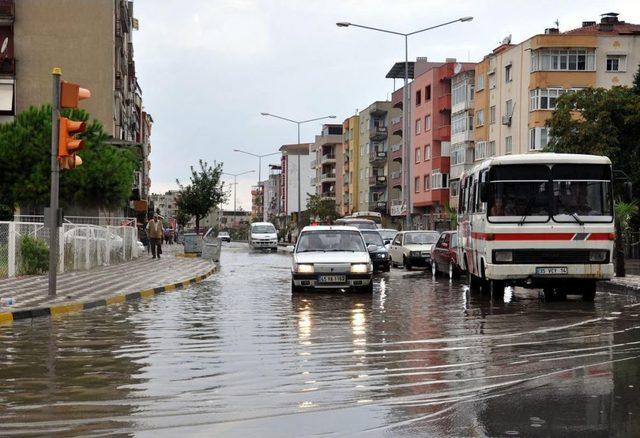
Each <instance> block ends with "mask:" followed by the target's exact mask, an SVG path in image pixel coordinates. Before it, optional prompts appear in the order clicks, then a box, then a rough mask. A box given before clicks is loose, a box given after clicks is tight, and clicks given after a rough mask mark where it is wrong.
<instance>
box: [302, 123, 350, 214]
mask: <svg viewBox="0 0 640 438" xmlns="http://www.w3.org/2000/svg"><path fill="white" fill-rule="evenodd" d="M309 154H310V156H312V157H314V158H312V161H311V163H310V166H311V175H312V177H311V186H315V191H314V192H313V193H315V194H316V195H320V196H321V197H323V198H327V199H333V200H334V201H335V202H336V206H338V205H339V204H340V200H341V199H342V190H343V185H344V182H343V172H344V170H343V169H344V151H343V148H342V124H325V125H322V131H321V132H320V135H316V138H315V141H314V142H313V143H311V144H310V146H309Z"/></svg>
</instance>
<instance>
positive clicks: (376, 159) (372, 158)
mask: <svg viewBox="0 0 640 438" xmlns="http://www.w3.org/2000/svg"><path fill="white" fill-rule="evenodd" d="M385 161H387V151H379V150H375V149H374V150H372V151H371V152H370V153H369V162H370V163H384V162H385Z"/></svg>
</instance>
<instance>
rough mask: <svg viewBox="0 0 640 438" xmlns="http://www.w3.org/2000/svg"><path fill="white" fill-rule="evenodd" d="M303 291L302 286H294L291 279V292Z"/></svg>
mask: <svg viewBox="0 0 640 438" xmlns="http://www.w3.org/2000/svg"><path fill="white" fill-rule="evenodd" d="M303 291H304V288H303V287H302V286H296V285H295V283H294V282H293V280H291V293H294V294H299V293H300V292H303Z"/></svg>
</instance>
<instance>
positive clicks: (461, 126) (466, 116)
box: [451, 112, 473, 134]
mask: <svg viewBox="0 0 640 438" xmlns="http://www.w3.org/2000/svg"><path fill="white" fill-rule="evenodd" d="M472 129H473V116H472V115H471V114H470V113H466V112H464V113H458V114H454V115H453V116H451V133H452V134H459V133H461V132H465V131H467V130H469V131H470V130H472Z"/></svg>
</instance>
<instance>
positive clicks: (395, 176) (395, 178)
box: [391, 171, 402, 187]
mask: <svg viewBox="0 0 640 438" xmlns="http://www.w3.org/2000/svg"><path fill="white" fill-rule="evenodd" d="M391 187H402V172H399V171H398V172H392V173H391Z"/></svg>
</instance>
